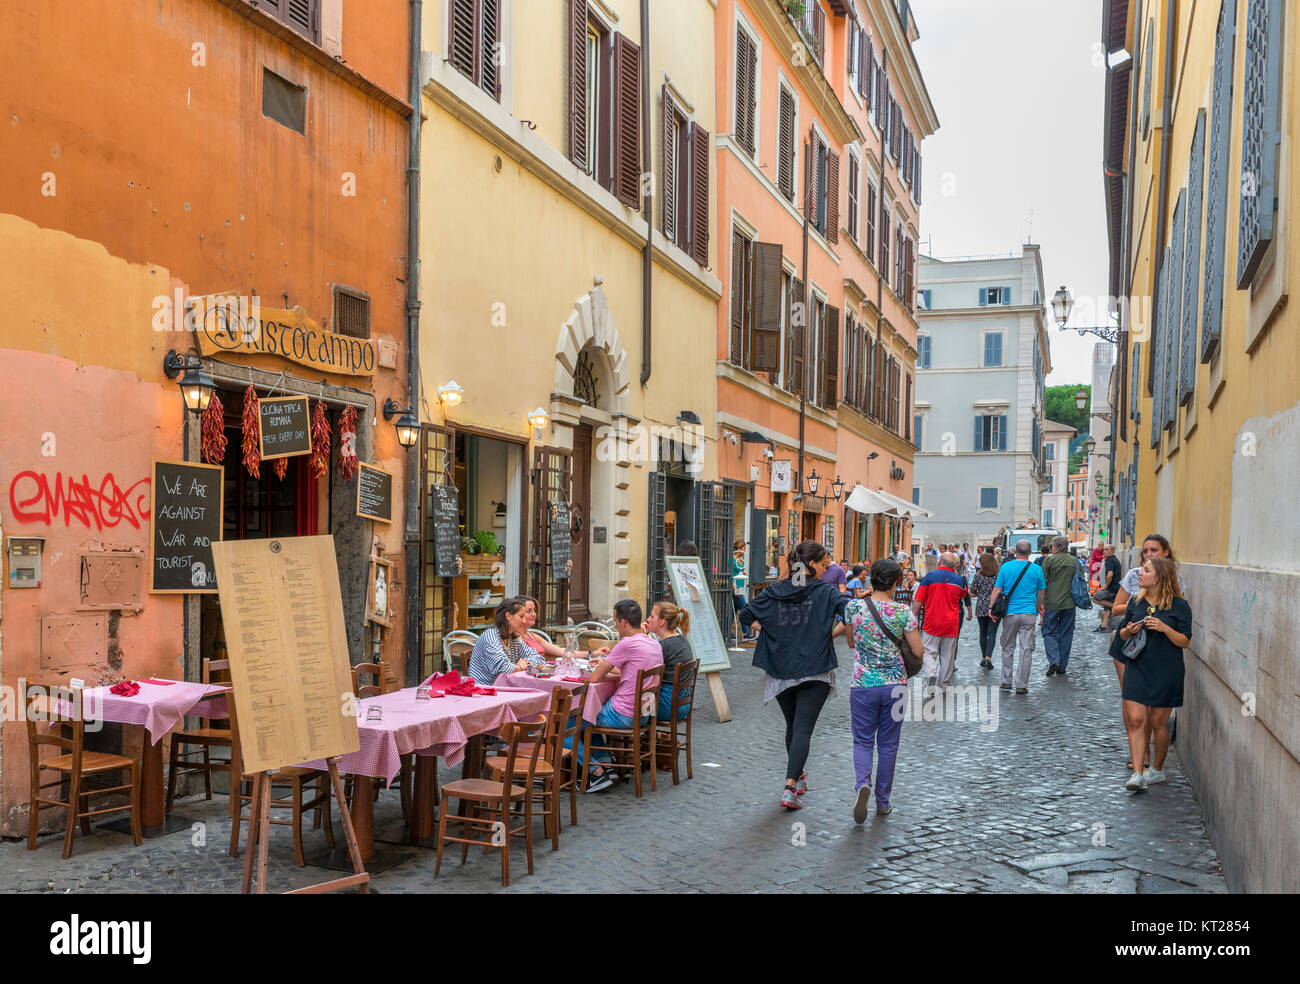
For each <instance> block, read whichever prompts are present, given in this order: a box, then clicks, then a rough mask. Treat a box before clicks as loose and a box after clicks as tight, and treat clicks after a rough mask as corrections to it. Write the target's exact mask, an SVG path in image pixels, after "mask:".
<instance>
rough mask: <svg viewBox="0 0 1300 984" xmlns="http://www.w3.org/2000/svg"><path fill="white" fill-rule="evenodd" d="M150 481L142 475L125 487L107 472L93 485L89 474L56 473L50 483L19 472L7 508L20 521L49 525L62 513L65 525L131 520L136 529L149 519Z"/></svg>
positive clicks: (39, 476)
mask: <svg viewBox="0 0 1300 984" xmlns="http://www.w3.org/2000/svg"><path fill="white" fill-rule="evenodd" d="M149 483H150V480H149V479H148V478H142V479H140V480H139V481H138V482H136V483H135V484H133V485H130V486H128V487H127V488H125V489H124V488H122V487H121V486H120V485H118V484H117V479H116V478H115V477H114V476H113V473H112V472H109V473H108V474H107V475H105V476H104V477H103V478H102V479H101V480H100V482H99V485H97V486H96V485H93V484H91V481H90V477H89V476H88V475H82V476H81V478H80V479H77V478H75V477H74V476H72V475H64V474H63V473H62V472H57V473H55V475H54V479H53V483H52V484H51V481H50V479H49V478H48V477H47V476H45V475H42V474H40V473H39V472H34V471H25V472H19V473H18V474H17V475H15V476H14V480H13V481H12V482H11V483H10V484H9V509H10V512H11V513H12V515H13V517H14V519H15V520H17V521H18V522H20V523H44V524H45V525H46V526H49V525H51V524H52V523H54V522H55V521H56V520H58V518H59V515H60V514H62V516H63V525H64V526H71V525H72V524H73V522H77V523H80V524H81V525H82V526H85V527H86V528H87V529H94V530H102V529H104V528H106V527H107V528H110V529H111V528H112V527H115V526H119V525H120V524H122V523H130V524H131V526H133V527H134V528H135V529H137V530H138V529H139V528H140V524H141V523H142V522H143V521H145V520H147V519H148V518H149ZM137 490H138V491H137Z"/></svg>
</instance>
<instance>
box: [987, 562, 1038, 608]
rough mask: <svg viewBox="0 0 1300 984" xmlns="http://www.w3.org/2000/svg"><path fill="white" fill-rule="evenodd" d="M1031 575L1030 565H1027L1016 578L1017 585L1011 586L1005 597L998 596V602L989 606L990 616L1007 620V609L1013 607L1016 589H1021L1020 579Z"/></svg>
mask: <svg viewBox="0 0 1300 984" xmlns="http://www.w3.org/2000/svg"><path fill="white" fill-rule="evenodd" d="M1028 573H1029V564H1028V563H1026V564H1025V566H1024V567H1022V568H1021V569H1020V573H1019V574H1018V575H1017V576H1016V580H1015V583H1014V584H1012V585H1011V590H1010V591H1008V592H1007V593H1006V594H1004V595H998V600H997V601H995V602H993V604H991V605H989V614H990V615H992V616H993V617H994V618H1006V616H1007V609H1008V608H1010V607H1011V596H1012V595H1013V594H1015V593H1016V588H1018V587H1020V579H1021V578H1022V577H1024V576H1025V575H1026V574H1028Z"/></svg>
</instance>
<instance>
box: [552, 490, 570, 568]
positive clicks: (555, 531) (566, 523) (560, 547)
mask: <svg viewBox="0 0 1300 984" xmlns="http://www.w3.org/2000/svg"><path fill="white" fill-rule="evenodd" d="M571 529H572V520H571V519H570V518H569V504H568V503H567V502H560V501H558V500H556V499H552V500H551V577H553V578H556V579H557V580H564V579H567V578H568V576H569V572H570V568H572V566H573V560H572V557H573V539H572V534H571V532H570V531H571Z"/></svg>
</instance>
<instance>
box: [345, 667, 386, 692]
mask: <svg viewBox="0 0 1300 984" xmlns="http://www.w3.org/2000/svg"><path fill="white" fill-rule="evenodd" d="M366 676H371V677H373V678H374V683H366V682H365V680H364V679H363V678H364V677H366ZM383 692H384V665H383V664H382V663H358V664H357V665H356V666H354V667H352V693H353V696H355V697H356V698H357V699H358V700H360V699H361V698H363V697H378V696H379V695H380V694H382V693H383Z"/></svg>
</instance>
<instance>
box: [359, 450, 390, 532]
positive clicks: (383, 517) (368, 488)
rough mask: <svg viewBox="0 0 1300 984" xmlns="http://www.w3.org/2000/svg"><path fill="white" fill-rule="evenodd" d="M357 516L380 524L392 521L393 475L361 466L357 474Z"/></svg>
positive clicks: (369, 466)
mask: <svg viewBox="0 0 1300 984" xmlns="http://www.w3.org/2000/svg"><path fill="white" fill-rule="evenodd" d="M357 515H358V516H364V517H365V518H366V519H373V520H376V521H377V522H380V523H391V522H392V521H393V473H392V472H386V471H384V470H383V469H382V468H376V467H375V466H374V465H367V464H361V465H360V468H359V470H358V472H357Z"/></svg>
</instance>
